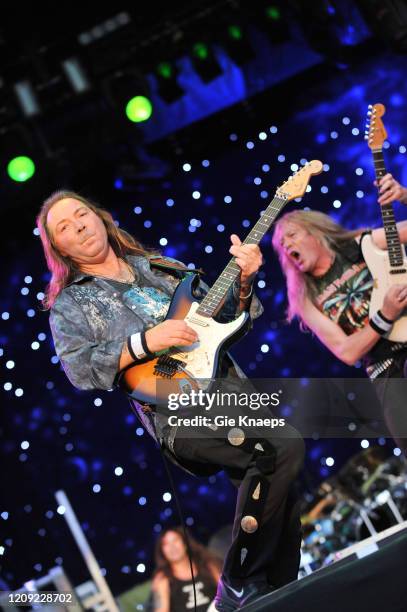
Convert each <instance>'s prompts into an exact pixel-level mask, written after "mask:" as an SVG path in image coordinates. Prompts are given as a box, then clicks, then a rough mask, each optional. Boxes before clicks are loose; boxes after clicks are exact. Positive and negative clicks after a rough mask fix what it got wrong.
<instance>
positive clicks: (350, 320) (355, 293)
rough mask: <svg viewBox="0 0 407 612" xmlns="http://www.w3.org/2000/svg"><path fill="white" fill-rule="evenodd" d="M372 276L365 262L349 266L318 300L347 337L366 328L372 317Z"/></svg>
mask: <svg viewBox="0 0 407 612" xmlns="http://www.w3.org/2000/svg"><path fill="white" fill-rule="evenodd" d="M372 288H373V279H372V276H371V274H370V272H369V270H368V268H367V266H366V264H365V262H360V263H355V264H353V265H351V266H349V267H348V268H347V269H346V270H345V271H344V272H343V273H342V274H341V275H340V276H339V277H338V278H335V279H334V280H333V281H332V282H330V283H329V285H327V286H326V287H325V289H324V290H323V291H322V292H321V293H320V294H319V295H318V296H317V299H316V301H317V304H318V305H319V307H320V309H321V310H322V312H323V313H324V314H326V315H327V316H328V317H329V318H330V319H332V320H333V321H334V322H335V323H338V325H340V326H341V328H342V329H343V330H344V331H345V333H347V334H351V333H353V332H354V331H355V329H361V328H362V327H364V326H365V325H366V318H367V317H368V316H369V304H370V296H371V293H372Z"/></svg>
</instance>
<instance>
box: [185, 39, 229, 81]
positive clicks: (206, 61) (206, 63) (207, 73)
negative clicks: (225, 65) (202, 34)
mask: <svg viewBox="0 0 407 612" xmlns="http://www.w3.org/2000/svg"><path fill="white" fill-rule="evenodd" d="M191 56H192V62H193V65H194V68H195V70H196V72H197V73H198V74H199V76H200V77H201V79H202V81H203V82H204V83H209V82H210V81H213V79H216V77H218V76H220V75H221V74H222V72H223V71H222V68H221V67H220V65H219V63H218V60H217V59H216V57H215V54H214V53H213V50H212V49H211V47H210V46H209V45H208V44H207V43H206V42H204V41H197V42H195V43H194V44H193V45H192V50H191Z"/></svg>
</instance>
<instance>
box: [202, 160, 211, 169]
mask: <svg viewBox="0 0 407 612" xmlns="http://www.w3.org/2000/svg"><path fill="white" fill-rule="evenodd" d="M209 164H210V162H209V159H203V160H202V165H203V167H204V168H207V167H208V166H209Z"/></svg>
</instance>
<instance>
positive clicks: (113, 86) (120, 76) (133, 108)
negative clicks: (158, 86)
mask: <svg viewBox="0 0 407 612" xmlns="http://www.w3.org/2000/svg"><path fill="white" fill-rule="evenodd" d="M104 89H105V92H106V94H107V97H108V99H109V101H110V102H111V104H112V105H113V106H114V107H115V108H120V109H123V110H124V112H125V115H126V117H127V118H128V119H129V121H132V122H133V123H140V122H143V121H147V120H148V119H149V118H150V117H151V114H152V112H153V104H152V101H151V96H150V88H149V86H148V84H147V82H146V79H145V78H144V77H143V75H141V74H140V73H139V72H138V71H135V70H123V71H117V72H116V73H114V74H113V75H111V76H110V77H109V78H108V79H106V80H105V82H104Z"/></svg>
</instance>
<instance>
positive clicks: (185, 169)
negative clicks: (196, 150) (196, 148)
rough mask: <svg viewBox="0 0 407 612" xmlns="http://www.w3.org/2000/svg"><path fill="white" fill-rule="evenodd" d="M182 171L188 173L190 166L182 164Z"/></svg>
mask: <svg viewBox="0 0 407 612" xmlns="http://www.w3.org/2000/svg"><path fill="white" fill-rule="evenodd" d="M182 169H183V171H184V172H189V171H190V170H191V164H184V165H183V166H182Z"/></svg>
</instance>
